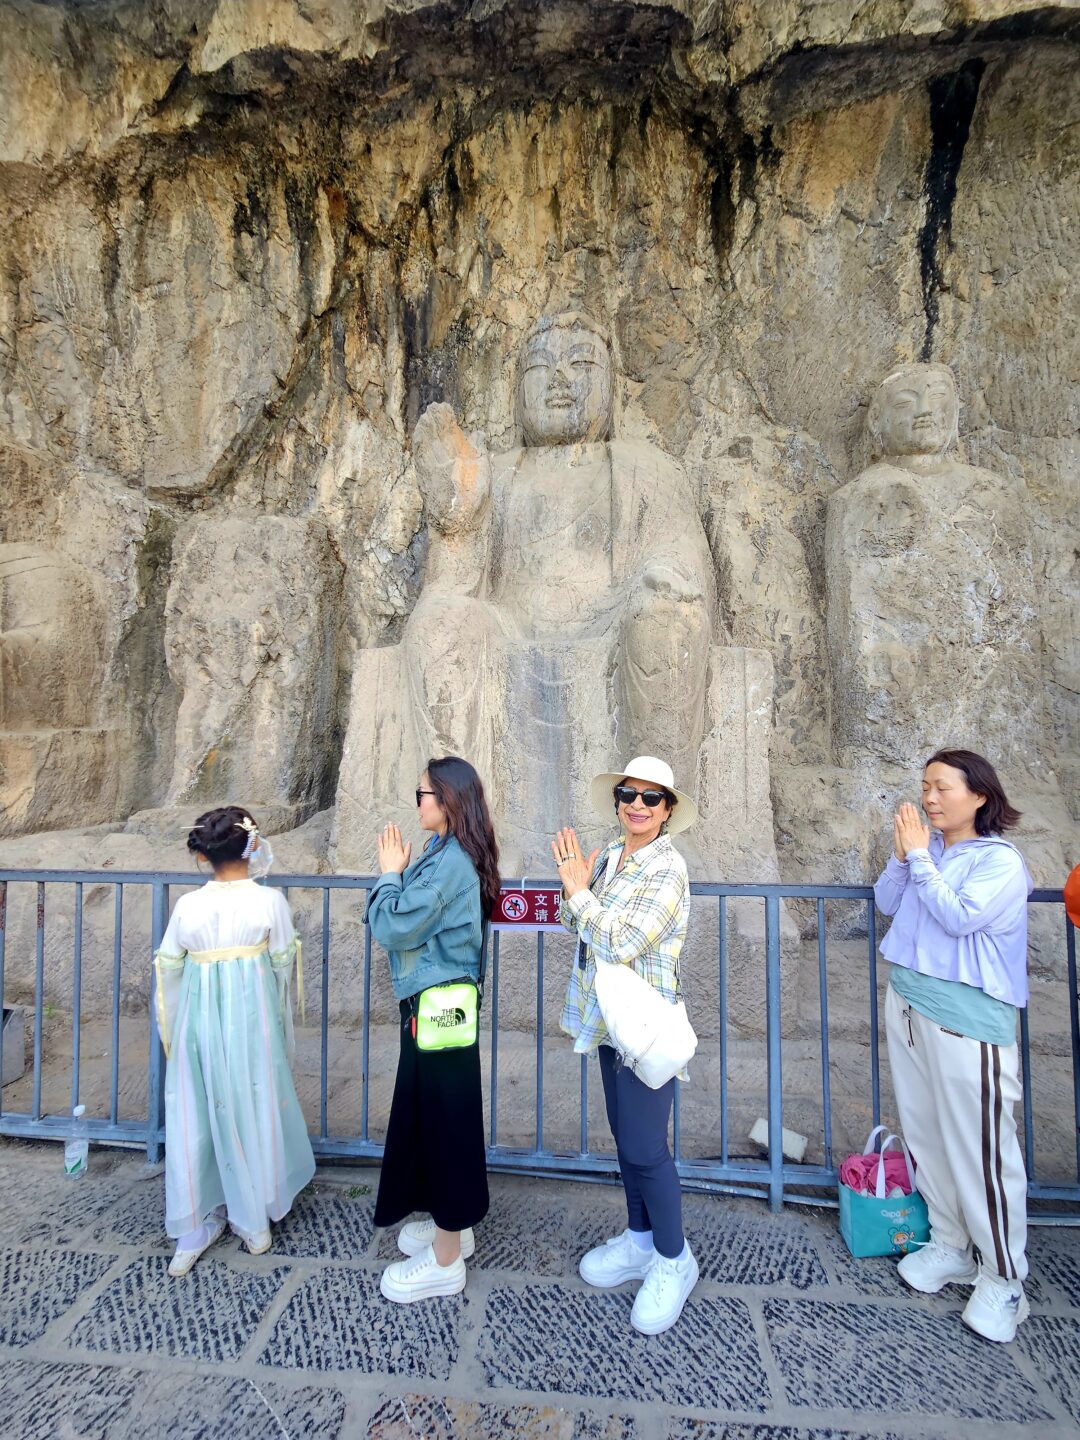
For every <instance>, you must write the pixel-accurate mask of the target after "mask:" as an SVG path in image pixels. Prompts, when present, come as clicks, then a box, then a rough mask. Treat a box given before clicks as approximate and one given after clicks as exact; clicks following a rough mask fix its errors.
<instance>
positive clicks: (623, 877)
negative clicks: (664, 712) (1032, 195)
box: [551, 755, 698, 1335]
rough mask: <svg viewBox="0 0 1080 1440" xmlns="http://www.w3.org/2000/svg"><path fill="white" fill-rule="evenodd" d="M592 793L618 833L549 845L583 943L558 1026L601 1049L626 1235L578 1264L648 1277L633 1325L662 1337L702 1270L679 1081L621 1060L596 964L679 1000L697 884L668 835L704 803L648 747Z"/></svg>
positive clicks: (623, 1276)
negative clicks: (602, 842) (685, 1188)
mask: <svg viewBox="0 0 1080 1440" xmlns="http://www.w3.org/2000/svg"><path fill="white" fill-rule="evenodd" d="M592 801H593V805H594V806H595V808H596V810H597V812H598V813H599V814H600V815H601V816H602V817H603V818H604V819H605V820H610V818H611V814H612V810H614V812H615V815H616V817H617V819H618V821H619V824H620V826H621V827H622V835H621V836H620V838H619V839H617V840H614V841H612V843H611V844H610V845H608V846H607V848H606V849H605V850H603V851H600V850H594V851H593V853H592V854H591V855H590V856H589V857H588V859H586V858H585V857H584V856H583V855H582V853H581V846H580V844H579V843H578V838H577V835H576V834H575V833H574V831H573V830H572V829H569V828H567V829H563V830H560V831H559V833H558V835H557V836H556V837H555V840H554V841H553V842H552V847H551V848H552V853H553V854H554V856H555V864H556V867H557V869H558V872H559V878H560V880H561V881H562V886H563V900H562V906H561V909H560V912H559V918H560V919H561V921H562V923H563V924H564V925H565V926H566V928H567V929H568V930H572V931H574V932H575V933H576V935H577V937H578V942H579V943H578V953H577V960H576V962H575V964H574V968H573V971H572V973H571V976H570V983H569V986H568V988H567V992H566V1003H565V1005H564V1006H563V1013H562V1021H561V1024H562V1028H563V1029H564V1030H565V1031H566V1032H567V1034H569V1035H572V1036H573V1037H574V1049H575V1051H577V1052H578V1053H580V1054H590V1053H591V1052H592V1051H594V1050H596V1051H598V1052H599V1060H600V1074H601V1078H602V1079H603V1082H604V1099H605V1101H606V1103H607V1115H608V1123H609V1124H610V1126H611V1133H612V1135H613V1136H614V1138H615V1147H616V1150H617V1151H618V1155H619V1170H620V1172H621V1174H622V1181H623V1188H624V1189H625V1191H626V1210H627V1221H628V1224H627V1228H626V1229H625V1230H624V1231H623V1233H622V1234H621V1235H618V1236H616V1237H615V1238H613V1239H610V1240H607V1241H605V1242H604V1244H603V1245H598V1246H597V1247H596V1248H595V1249H594V1250H590V1251H589V1252H588V1254H587V1255H584V1256H583V1257H582V1259H581V1263H580V1265H579V1267H578V1268H579V1270H580V1272H581V1277H582V1279H583V1280H585V1281H586V1282H587V1283H588V1284H590V1285H596V1286H599V1287H601V1288H605V1289H606V1288H609V1287H611V1286H613V1285H621V1284H622V1283H623V1282H624V1281H625V1280H641V1281H643V1284H642V1286H641V1289H640V1290H639V1291H638V1293H637V1296H636V1297H635V1299H634V1308H633V1311H632V1312H631V1315H630V1321H631V1324H632V1325H633V1326H634V1328H635V1329H636V1330H640V1331H642V1332H643V1333H645V1334H647V1335H656V1334H659V1333H660V1331H662V1330H667V1329H669V1327H670V1326H672V1325H674V1324H675V1321H676V1320H677V1319H678V1318H679V1316H680V1314H681V1313H682V1308H683V1306H684V1304H685V1303H686V1299H687V1296H688V1295H689V1294H690V1292H691V1290H692V1289H693V1288H694V1286H695V1284H696V1283H697V1278H698V1266H697V1261H696V1260H695V1259H694V1257H693V1255H692V1254H691V1252H690V1247H689V1245H687V1243H686V1239H685V1237H684V1235H683V1229H682V1195H681V1192H680V1188H679V1176H678V1172H677V1171H676V1169H675V1162H674V1160H673V1159H672V1157H671V1151H670V1150H669V1149H668V1142H667V1133H668V1120H669V1118H670V1116H671V1106H672V1101H673V1100H674V1097H675V1086H676V1084H677V1083H678V1082H677V1080H675V1079H672V1080H669V1081H668V1083H667V1084H666V1085H663V1086H661V1088H660V1089H658V1090H652V1089H650V1088H649V1086H648V1085H646V1084H645V1083H644V1081H642V1080H640V1079H639V1078H638V1077H637V1076H636V1075H635V1074H634V1072H633V1071H632V1070H631V1069H630V1068H629V1067H628V1066H623V1065H621V1064H620V1062H619V1057H618V1055H617V1053H616V1051H615V1049H614V1048H613V1046H612V1045H611V1044H610V1040H609V1036H608V1032H607V1029H606V1027H605V1025H604V1018H603V1016H602V1015H601V1013H600V1007H599V1005H598V1004H597V1000H596V984H595V981H596V965H597V962H599V963H601V964H605V963H606V964H619V965H632V966H633V967H634V969H635V970H636V971H637V973H638V974H639V975H641V976H642V977H643V978H644V979H645V980H647V981H648V982H649V984H650V985H653V986H654V987H655V988H656V989H657V990H658V991H659V992H660V994H661V995H663V996H664V997H665V998H666V999H667V1000H670V1001H671V1002H672V1003H675V1002H676V1001H678V1000H679V999H681V998H682V995H681V989H680V985H679V954H680V952H681V950H682V947H683V942H684V941H685V939H686V927H687V922H688V919H689V915H690V881H689V877H688V875H687V873H686V862H685V861H684V860H683V858H682V856H681V855H680V854H679V853H678V851H677V850H676V849H675V847H674V846H673V845H672V843H671V837H672V836H673V835H677V834H678V833H679V832H680V831H681V830H685V829H686V828H687V827H688V826H690V825H692V824H693V823H694V821H695V820H696V819H697V806H696V805H695V804H694V802H693V800H691V798H690V796H689V795H686V794H684V793H683V792H682V791H681V790H677V789H676V788H675V777H674V775H673V774H672V771H671V766H670V765H667V764H666V763H665V762H664V761H663V760H658V759H657V758H656V757H655V756H652V755H638V756H636V757H635V758H634V759H633V760H631V761H630V762H629V764H627V765H626V766H625V767H624V769H623V770H621V771H618V772H614V771H613V772H610V773H608V774H604V775H597V776H596V778H595V779H594V780H593V782H592ZM683 1078H685V1075H684V1076H683Z"/></svg>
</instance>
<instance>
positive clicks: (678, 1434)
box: [665, 1418, 934, 1440]
mask: <svg viewBox="0 0 1080 1440" xmlns="http://www.w3.org/2000/svg"><path fill="white" fill-rule="evenodd" d="M665 1440H902V1437H900V1436H897V1435H894V1434H893V1433H891V1432H882V1433H881V1434H880V1435H875V1436H873V1437H867V1436H862V1437H860V1436H857V1435H856V1434H855V1433H854V1432H853V1431H851V1430H834V1429H824V1430H822V1429H812V1430H806V1429H803V1428H802V1427H801V1426H798V1425H739V1424H735V1425H732V1424H729V1423H728V1422H727V1421H726V1420H687V1419H683V1418H679V1419H674V1420H671V1421H670V1422H669V1423H668V1428H667V1431H666V1432H665ZM922 1440H934V1437H933V1436H930V1435H926V1436H924V1437H922Z"/></svg>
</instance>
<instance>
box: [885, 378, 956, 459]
mask: <svg viewBox="0 0 1080 1440" xmlns="http://www.w3.org/2000/svg"><path fill="white" fill-rule="evenodd" d="M959 418H960V401H959V398H958V396H957V393H956V380H955V378H954V376H953V373H952V371H951V370H950V369H949V367H948V366H947V365H904V366H902V367H901V368H900V369H899V370H894V371H893V373H892V374H891V375H888V376H886V378H885V379H884V380H883V381H882V382H881V384H880V385H879V386H878V388H877V393H876V394H875V396H874V398H873V400H872V401H871V402H870V415H869V419H868V422H867V423H868V424H869V427H870V435H871V439H872V441H873V442H874V447H875V450H876V452H877V454H879V455H882V456H890V455H895V456H901V455H944V454H945V452H946V451H947V450H948V449H949V447H950V445H952V444H953V442H954V441H955V439H956V435H957V423H958V421H959Z"/></svg>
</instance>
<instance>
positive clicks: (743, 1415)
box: [0, 1142, 1080, 1440]
mask: <svg viewBox="0 0 1080 1440" xmlns="http://www.w3.org/2000/svg"><path fill="white" fill-rule="evenodd" d="M58 1164H59V1147H57V1146H55V1145H48V1144H37V1145H27V1144H20V1143H16V1142H2V1143H0V1220H3V1221H4V1227H3V1230H2V1231H0V1440H9V1437H10V1440H45V1437H46V1436H47V1437H49V1440H52V1437H54V1436H55V1437H57V1440H66V1437H68V1436H74V1437H77V1440H99V1437H100V1440H144V1437H146V1436H151V1437H153V1440H158V1437H159V1436H160V1437H163V1440H282V1437H283V1436H284V1437H287V1440H307V1437H318V1440H399V1437H401V1440H404V1437H406V1436H409V1437H413V1436H417V1435H420V1436H432V1437H434V1440H472V1437H474V1436H475V1437H478V1440H489V1437H491V1440H493V1437H495V1436H499V1437H503V1436H506V1437H511V1436H523V1437H525V1440H555V1437H557V1440H577V1437H579V1436H580V1437H581V1440H1075V1437H1076V1436H1077V1434H1078V1433H1080V1381H1078V1380H1077V1375H1078V1374H1080V1236H1078V1235H1077V1233H1076V1232H1075V1231H1062V1230H1050V1229H1034V1230H1033V1231H1032V1241H1031V1250H1030V1253H1031V1261H1032V1270H1033V1273H1032V1282H1031V1284H1030V1286H1029V1294H1030V1295H1031V1297H1032V1305H1033V1313H1032V1317H1031V1319H1030V1320H1029V1321H1028V1322H1027V1323H1026V1324H1025V1325H1024V1326H1022V1327H1021V1330H1020V1334H1019V1338H1018V1340H1017V1342H1016V1344H1015V1345H1013V1346H1012V1347H998V1346H992V1345H989V1344H987V1343H986V1342H983V1341H981V1340H979V1339H978V1338H977V1337H975V1336H973V1335H971V1334H970V1332H968V1331H966V1330H965V1329H964V1328H963V1327H962V1325H961V1324H960V1319H959V1316H960V1310H961V1307H962V1305H963V1302H964V1297H965V1294H966V1292H965V1291H964V1290H962V1289H952V1288H951V1289H948V1290H946V1291H943V1292H942V1294H940V1295H937V1296H928V1297H927V1296H915V1295H913V1294H912V1293H911V1292H910V1291H908V1290H906V1289H905V1287H903V1286H902V1284H901V1283H900V1281H899V1278H898V1276H897V1275H896V1267H895V1263H894V1262H893V1261H890V1260H867V1261H855V1260H852V1259H851V1257H850V1256H849V1255H848V1254H847V1252H846V1250H845V1248H844V1246H843V1244H842V1242H841V1241H840V1239H839V1237H838V1235H837V1231H836V1218H835V1214H834V1213H833V1214H829V1213H821V1212H815V1211H810V1210H794V1209H792V1210H789V1211H786V1212H785V1213H783V1214H780V1215H773V1214H770V1212H769V1211H768V1210H767V1209H765V1207H764V1206H763V1205H761V1204H760V1203H756V1202H750V1201H743V1200H737V1199H732V1198H728V1197H714V1196H700V1195H688V1196H687V1197H686V1205H685V1218H686V1228H687V1234H688V1236H689V1237H690V1242H691V1244H692V1245H693V1246H694V1247H695V1251H696V1253H697V1254H698V1256H699V1263H700V1265H701V1270H702V1278H701V1281H700V1283H699V1285H698V1287H697V1289H696V1290H695V1292H694V1294H693V1296H692V1297H691V1299H690V1302H689V1304H688V1305H687V1308H686V1311H685V1312H684V1315H683V1318H682V1320H681V1321H680V1322H679V1324H678V1325H677V1326H676V1327H675V1329H674V1330H672V1331H670V1332H668V1333H667V1334H666V1335H662V1336H654V1337H644V1336H640V1335H637V1334H636V1332H634V1331H633V1330H632V1328H631V1327H630V1324H629V1316H630V1308H631V1305H632V1301H633V1294H634V1288H635V1287H633V1286H632V1285H626V1286H622V1287H619V1288H618V1289H615V1290H612V1291H607V1292H598V1291H595V1290H591V1289H590V1288H589V1287H587V1286H586V1285H584V1283H583V1282H582V1281H581V1280H580V1277H579V1276H578V1274H577V1261H578V1259H579V1257H580V1254H581V1253H582V1251H583V1250H584V1249H585V1248H587V1247H588V1245H589V1244H592V1243H596V1241H598V1240H600V1239H603V1238H604V1237H605V1236H606V1235H610V1234H614V1233H617V1232H618V1231H619V1230H620V1229H621V1228H622V1227H623V1225H624V1224H625V1208H624V1206H623V1202H622V1197H621V1192H620V1191H619V1190H618V1189H617V1188H614V1187H609V1186H598V1185H584V1184H573V1183H570V1182H560V1181H557V1180H548V1179H543V1180H541V1179H526V1178H511V1177H506V1176H493V1177H492V1181H491V1190H492V1206H491V1211H490V1213H489V1215H488V1217H487V1219H486V1220H485V1221H484V1222H483V1224H481V1225H480V1226H478V1227H477V1237H476V1238H477V1251H476V1257H475V1259H474V1260H472V1261H470V1263H469V1267H468V1271H469V1281H468V1286H467V1288H466V1290H465V1292H464V1294H463V1295H461V1296H458V1297H454V1298H452V1299H450V1300H444V1301H435V1300H433V1301H427V1302H423V1303H421V1304H419V1305H415V1306H410V1307H396V1306H391V1305H389V1304H388V1303H387V1302H386V1301H384V1300H383V1299H382V1297H381V1296H380V1295H379V1293H378V1279H379V1273H380V1271H381V1269H382V1267H383V1265H384V1264H385V1263H386V1260H387V1259H389V1258H396V1255H397V1250H396V1245H395V1241H394V1235H393V1233H392V1232H379V1231H374V1230H373V1229H372V1226H371V1213H372V1204H373V1194H372V1191H373V1189H374V1187H375V1186H376V1185H377V1178H378V1176H377V1171H376V1170H374V1169H372V1168H355V1169H352V1170H348V1171H346V1170H341V1169H327V1170H324V1171H321V1172H320V1174H319V1175H318V1176H317V1178H316V1181H315V1183H314V1184H313V1186H312V1187H310V1188H309V1189H308V1190H307V1191H305V1193H304V1194H303V1195H302V1196H301V1197H299V1199H298V1202H297V1205H296V1207H295V1209H294V1212H293V1214H292V1215H291V1216H290V1217H288V1219H287V1220H286V1221H284V1222H283V1223H282V1224H280V1225H278V1226H275V1229H274V1251H273V1252H272V1253H271V1254H270V1255H267V1256H263V1257H251V1256H248V1255H247V1254H246V1253H245V1252H243V1250H242V1249H241V1248H240V1247H239V1245H238V1244H237V1242H235V1241H234V1240H227V1241H222V1242H219V1244H218V1245H216V1246H215V1247H214V1249H213V1251H212V1252H211V1253H210V1254H209V1255H207V1256H205V1257H204V1258H203V1259H202V1260H201V1261H200V1262H199V1263H198V1265H196V1266H195V1268H194V1269H193V1271H192V1272H191V1274H190V1275H189V1276H187V1277H186V1278H185V1279H183V1280H181V1281H172V1280H170V1279H168V1277H167V1276H166V1274H165V1270H166V1266H167V1257H168V1253H169V1250H170V1249H171V1242H170V1241H168V1239H167V1237H165V1235H164V1230H163V1223H162V1220H163V1215H162V1211H163V1203H164V1195H163V1181H162V1177H161V1175H160V1173H158V1174H155V1173H153V1172H151V1171H150V1170H148V1168H147V1167H146V1165H145V1164H144V1163H143V1161H142V1160H141V1157H138V1156H131V1155H123V1154H121V1153H119V1152H98V1151H95V1152H94V1155H93V1157H92V1170H91V1173H90V1175H88V1176H87V1177H86V1179H85V1180H84V1181H80V1182H76V1183H75V1184H74V1185H71V1184H69V1183H66V1182H64V1181H63V1180H62V1178H59V1177H58V1171H57V1166H58ZM57 1237H64V1243H62V1244H60V1243H57Z"/></svg>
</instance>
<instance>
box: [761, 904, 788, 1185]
mask: <svg viewBox="0 0 1080 1440" xmlns="http://www.w3.org/2000/svg"><path fill="white" fill-rule="evenodd" d="M765 1009H766V1012H767V1016H766V1049H767V1054H768V1073H769V1209H770V1210H779V1209H781V1207H782V1206H783V1203H784V1148H783V1132H784V1080H783V1069H782V1063H781V1059H780V1036H781V1031H780V900H779V897H778V896H777V895H774V894H772V895H766V897H765Z"/></svg>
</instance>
